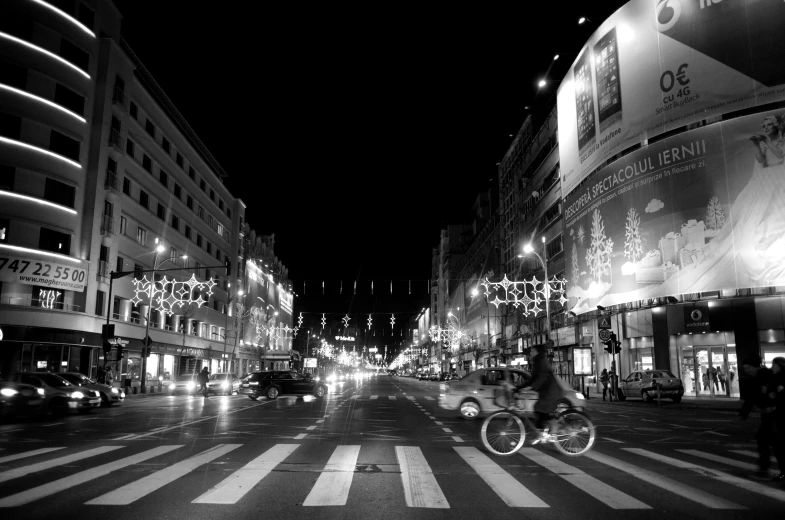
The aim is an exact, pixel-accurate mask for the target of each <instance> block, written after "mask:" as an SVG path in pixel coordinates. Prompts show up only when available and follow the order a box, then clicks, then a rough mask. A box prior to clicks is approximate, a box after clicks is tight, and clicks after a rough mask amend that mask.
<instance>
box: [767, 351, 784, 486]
mask: <svg viewBox="0 0 785 520" xmlns="http://www.w3.org/2000/svg"><path fill="white" fill-rule="evenodd" d="M771 374H772V378H771V383H770V385H769V397H770V398H771V399H773V401H774V442H775V446H774V456H775V457H776V459H777V464H779V467H780V474H779V475H777V476H776V477H774V480H775V481H777V482H780V483H785V357H775V358H774V359H773V360H772V362H771Z"/></svg>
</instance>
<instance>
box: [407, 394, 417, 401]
mask: <svg viewBox="0 0 785 520" xmlns="http://www.w3.org/2000/svg"><path fill="white" fill-rule="evenodd" d="M406 399H409V400H410V401H414V400H415V397H414V396H413V395H407V396H406Z"/></svg>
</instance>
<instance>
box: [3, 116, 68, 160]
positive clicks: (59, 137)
mask: <svg viewBox="0 0 785 520" xmlns="http://www.w3.org/2000/svg"><path fill="white" fill-rule="evenodd" d="M21 133H22V118H21V117H19V116H14V115H11V114H6V113H3V112H0V136H3V137H7V138H8V139H13V140H14V141H19V140H20V136H21ZM81 147H82V143H81V142H79V141H77V140H76V139H72V138H70V137H68V136H67V135H64V134H61V133H60V132H58V131H57V130H51V129H50V130H49V151H51V152H54V153H56V154H58V155H62V156H63V157H67V158H69V159H71V160H73V161H76V162H79V152H80V150H81Z"/></svg>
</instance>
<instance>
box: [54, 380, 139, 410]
mask: <svg viewBox="0 0 785 520" xmlns="http://www.w3.org/2000/svg"><path fill="white" fill-rule="evenodd" d="M57 375H58V376H60V377H62V378H63V379H65V380H66V381H68V382H69V383H71V384H73V385H76V386H83V387H85V388H87V389H88V390H95V391H96V392H98V394H99V395H100V396H101V404H102V405H103V406H112V405H113V404H115V403H117V404H122V402H123V401H125V392H123V391H122V390H120V389H119V388H115V387H113V386H109V385H105V384H103V383H98V382H96V381H93V380H92V379H90V378H89V377H87V376H86V375H84V374H80V373H79V372H59V373H58V374H57Z"/></svg>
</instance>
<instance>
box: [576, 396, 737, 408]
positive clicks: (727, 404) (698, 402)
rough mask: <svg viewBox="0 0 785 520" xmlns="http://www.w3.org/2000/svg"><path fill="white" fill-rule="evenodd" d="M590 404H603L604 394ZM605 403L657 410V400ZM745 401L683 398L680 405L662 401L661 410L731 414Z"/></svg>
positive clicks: (727, 398)
mask: <svg viewBox="0 0 785 520" xmlns="http://www.w3.org/2000/svg"><path fill="white" fill-rule="evenodd" d="M589 402H590V403H597V402H600V403H602V402H603V401H602V393H599V394H595V393H592V394H591V395H590V399H589ZM605 403H608V404H611V405H614V406H645V407H650V408H657V400H656V399H655V400H654V401H653V402H651V403H644V402H643V401H641V400H640V399H626V400H624V401H616V400H614V401H605ZM742 403H743V401H742V400H741V399H739V398H736V397H720V398H715V399H709V398H705V397H692V396H686V395H685V396H683V397H682V398H681V402H680V403H674V402H673V401H671V400H670V399H662V402H661V405H660V407H661V408H668V409H670V410H684V409H695V408H700V409H703V410H721V411H729V412H737V411H738V410H739V409H740V408H741V405H742Z"/></svg>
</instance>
